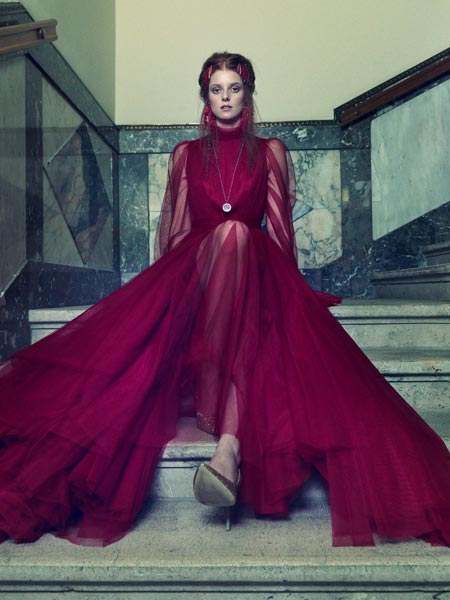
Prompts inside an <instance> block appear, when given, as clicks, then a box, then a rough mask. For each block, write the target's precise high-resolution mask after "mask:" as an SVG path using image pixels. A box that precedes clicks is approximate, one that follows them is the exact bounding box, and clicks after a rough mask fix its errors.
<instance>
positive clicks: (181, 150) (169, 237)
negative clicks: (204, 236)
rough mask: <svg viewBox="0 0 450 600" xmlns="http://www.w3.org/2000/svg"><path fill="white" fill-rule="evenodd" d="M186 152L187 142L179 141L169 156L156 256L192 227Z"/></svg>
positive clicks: (173, 244) (157, 233)
mask: <svg viewBox="0 0 450 600" xmlns="http://www.w3.org/2000/svg"><path fill="white" fill-rule="evenodd" d="M188 151H189V142H181V143H180V144H178V145H177V146H176V147H175V149H174V150H173V152H172V154H171V155H170V159H169V169H168V176H167V187H166V192H165V194H164V200H163V204H162V210H161V215H160V217H159V222H158V229H157V232H156V242H155V258H156V259H158V258H160V257H161V256H162V255H163V254H165V253H166V252H168V251H169V250H171V249H172V248H174V247H175V246H176V245H177V244H178V243H179V242H180V241H181V240H182V239H183V237H184V236H185V235H186V234H188V233H189V232H190V230H191V217H190V214H189V207H188V205H187V191H188V182H187V177H186V161H187V156H188Z"/></svg>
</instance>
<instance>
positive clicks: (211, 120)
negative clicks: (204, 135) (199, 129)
mask: <svg viewBox="0 0 450 600" xmlns="http://www.w3.org/2000/svg"><path fill="white" fill-rule="evenodd" d="M202 124H203V129H205V130H206V129H208V127H209V128H210V130H211V131H213V129H214V127H215V124H216V119H215V117H214V115H213V112H212V110H211V107H210V106H209V104H208V106H205V108H204V110H203V121H202Z"/></svg>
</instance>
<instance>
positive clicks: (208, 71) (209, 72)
mask: <svg viewBox="0 0 450 600" xmlns="http://www.w3.org/2000/svg"><path fill="white" fill-rule="evenodd" d="M211 75H212V65H209V67H208V68H207V69H206V71H205V72H204V74H203V85H208V83H209V80H210V79H211Z"/></svg>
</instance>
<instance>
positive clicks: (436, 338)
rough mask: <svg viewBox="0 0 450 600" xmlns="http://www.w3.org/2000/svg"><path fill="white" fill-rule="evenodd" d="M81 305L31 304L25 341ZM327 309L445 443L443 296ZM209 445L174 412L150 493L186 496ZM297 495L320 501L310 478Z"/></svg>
mask: <svg viewBox="0 0 450 600" xmlns="http://www.w3.org/2000/svg"><path fill="white" fill-rule="evenodd" d="M86 308H87V307H73V308H70V307H67V308H51V309H39V310H31V311H30V315H29V320H30V326H31V331H32V340H33V341H37V340H38V339H41V338H42V337H44V336H45V335H48V334H49V333H51V332H52V331H55V330H56V329H58V328H59V327H61V326H62V325H63V324H64V323H66V322H67V321H69V320H71V319H73V318H75V317H76V316H78V315H79V314H81V313H82V312H83V310H85V309H86ZM331 311H332V312H333V313H334V315H335V316H336V318H337V319H338V320H339V321H340V323H341V325H342V326H343V327H344V328H345V329H346V331H347V332H348V333H349V334H350V335H351V336H352V338H353V339H354V340H355V341H356V342H357V344H358V345H359V346H360V347H361V348H363V350H364V352H365V353H366V354H367V356H368V357H369V358H370V359H371V360H372V362H373V363H374V364H375V366H376V367H377V368H378V370H379V371H381V372H382V373H383V375H384V376H385V377H386V378H387V379H388V380H389V381H390V383H391V384H392V385H393V386H394V387H395V388H396V389H397V390H398V391H399V392H400V393H401V394H402V396H403V397H404V398H405V399H406V400H407V401H408V402H409V403H410V404H411V405H412V406H413V407H414V408H415V409H416V410H417V411H418V412H419V413H420V414H421V415H422V417H423V418H424V419H425V420H426V421H427V422H428V423H429V424H430V425H431V426H432V427H433V428H434V429H436V430H437V431H438V433H439V434H440V435H441V437H443V438H444V440H445V441H446V443H447V445H448V446H449V448H450V303H443V302H430V301H417V300H415V301H404V300H403V301H402V300H386V299H381V300H345V301H344V303H343V304H342V305H340V306H336V307H333V308H331ZM193 440H195V441H193ZM214 446H215V442H214V439H213V437H212V436H210V435H206V434H205V435H204V436H203V437H201V438H200V439H199V437H198V434H196V428H195V423H194V420H193V419H189V418H185V419H181V420H180V422H179V430H178V435H177V437H176V438H175V439H174V440H173V441H172V442H171V443H170V444H169V445H168V446H167V448H166V450H165V452H164V455H163V458H162V461H161V463H160V467H159V469H158V472H157V476H156V481H155V482H154V485H153V486H152V494H153V497H154V498H158V499H160V498H165V499H175V498H178V499H179V498H184V499H190V498H192V471H193V469H194V468H195V466H196V465H197V464H198V463H199V462H200V461H202V460H208V459H209V458H210V457H211V455H212V453H213V451H214ZM302 498H303V500H304V501H306V502H308V503H311V502H313V503H315V502H319V503H320V502H325V500H326V498H325V492H324V490H323V488H322V487H321V485H320V484H318V482H317V481H315V480H312V481H311V482H309V485H307V486H306V488H305V489H304V491H303V494H302Z"/></svg>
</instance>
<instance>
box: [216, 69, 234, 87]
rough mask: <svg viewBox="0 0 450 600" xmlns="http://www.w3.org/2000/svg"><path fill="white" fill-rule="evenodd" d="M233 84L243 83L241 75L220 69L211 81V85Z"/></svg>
mask: <svg viewBox="0 0 450 600" xmlns="http://www.w3.org/2000/svg"><path fill="white" fill-rule="evenodd" d="M233 83H242V79H241V77H240V75H239V73H236V71H232V70H231V69H219V70H218V71H214V73H213V74H212V75H211V79H210V80H209V84H210V85H214V84H215V85H232V84H233Z"/></svg>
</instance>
